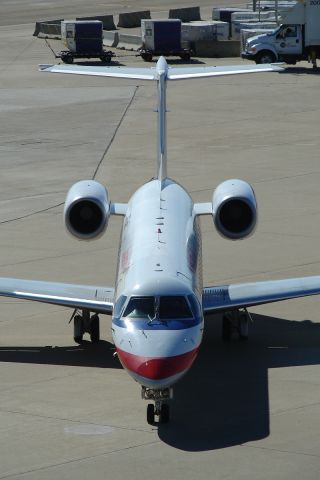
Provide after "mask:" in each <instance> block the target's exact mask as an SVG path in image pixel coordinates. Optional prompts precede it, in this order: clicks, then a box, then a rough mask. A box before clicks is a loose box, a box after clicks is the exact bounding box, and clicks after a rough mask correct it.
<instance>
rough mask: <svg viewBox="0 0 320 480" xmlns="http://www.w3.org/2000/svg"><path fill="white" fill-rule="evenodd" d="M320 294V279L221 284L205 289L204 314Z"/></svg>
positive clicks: (203, 297) (318, 277)
mask: <svg viewBox="0 0 320 480" xmlns="http://www.w3.org/2000/svg"><path fill="white" fill-rule="evenodd" d="M318 294H320V276H316V277H303V278H290V279H286V280H270V281H263V282H254V283H240V284H233V285H220V286H214V287H206V288H204V289H203V295H202V306H203V311H204V313H215V312H221V311H226V310H232V309H236V308H241V307H252V306H255V305H262V304H264V303H272V302H280V301H282V300H289V299H291V298H298V297H307V296H309V295H318Z"/></svg>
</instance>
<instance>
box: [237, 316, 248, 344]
mask: <svg viewBox="0 0 320 480" xmlns="http://www.w3.org/2000/svg"><path fill="white" fill-rule="evenodd" d="M248 338H249V321H248V317H247V315H246V314H245V313H243V312H242V313H239V340H242V341H246V340H248Z"/></svg>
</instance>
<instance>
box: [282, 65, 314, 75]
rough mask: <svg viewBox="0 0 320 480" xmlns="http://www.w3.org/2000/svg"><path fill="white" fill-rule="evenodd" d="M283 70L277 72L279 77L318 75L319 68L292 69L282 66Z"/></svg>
mask: <svg viewBox="0 0 320 480" xmlns="http://www.w3.org/2000/svg"><path fill="white" fill-rule="evenodd" d="M284 67H285V68H284V70H283V71H281V72H279V73H280V74H281V75H286V74H290V75H320V67H318V68H316V69H314V68H312V66H310V67H292V66H289V65H285V66H284Z"/></svg>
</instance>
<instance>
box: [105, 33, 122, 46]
mask: <svg viewBox="0 0 320 480" xmlns="http://www.w3.org/2000/svg"><path fill="white" fill-rule="evenodd" d="M118 43H119V33H118V32H104V34H103V45H105V46H106V47H117V46H118Z"/></svg>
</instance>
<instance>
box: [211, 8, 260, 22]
mask: <svg viewBox="0 0 320 480" xmlns="http://www.w3.org/2000/svg"><path fill="white" fill-rule="evenodd" d="M234 12H252V8H251V9H250V8H237V7H230V8H223V7H215V8H213V10H212V20H220V21H221V22H231V14H232V13H234Z"/></svg>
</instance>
